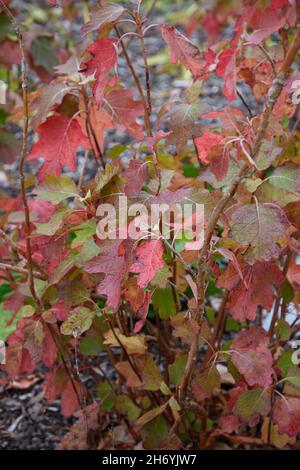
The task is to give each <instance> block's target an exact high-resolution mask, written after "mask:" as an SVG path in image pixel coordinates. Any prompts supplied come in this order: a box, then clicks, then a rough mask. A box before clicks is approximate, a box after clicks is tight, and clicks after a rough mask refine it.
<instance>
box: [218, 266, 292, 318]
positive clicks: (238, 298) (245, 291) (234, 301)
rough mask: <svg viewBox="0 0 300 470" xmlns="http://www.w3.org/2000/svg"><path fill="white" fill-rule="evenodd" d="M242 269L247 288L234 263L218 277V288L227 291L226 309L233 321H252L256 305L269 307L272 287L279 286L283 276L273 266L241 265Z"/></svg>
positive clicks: (272, 299) (271, 299)
mask: <svg viewBox="0 0 300 470" xmlns="http://www.w3.org/2000/svg"><path fill="white" fill-rule="evenodd" d="M241 269H242V274H243V277H244V282H246V283H247V286H248V288H245V285H244V282H243V281H242V280H241V276H240V273H238V272H237V271H236V268H235V267H234V266H233V264H230V265H229V266H228V267H227V269H226V271H225V272H224V273H223V274H222V275H221V276H220V277H219V279H218V283H217V285H218V286H219V287H224V288H225V289H228V290H229V310H230V311H231V313H232V315H233V318H234V319H236V320H239V321H244V320H246V319H248V320H255V317H256V310H257V307H258V306H261V307H264V308H265V309H267V310H270V309H271V308H272V305H273V301H274V295H275V294H274V289H273V286H275V287H278V286H280V285H281V284H282V283H283V282H284V276H283V274H282V272H281V271H280V270H279V268H278V266H277V265H276V264H275V263H264V262H256V263H255V264H254V265H253V266H249V265H246V264H245V263H243V264H241Z"/></svg>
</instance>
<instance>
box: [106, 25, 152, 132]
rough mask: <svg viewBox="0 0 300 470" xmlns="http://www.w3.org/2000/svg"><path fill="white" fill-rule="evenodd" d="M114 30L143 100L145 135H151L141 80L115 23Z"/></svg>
mask: <svg viewBox="0 0 300 470" xmlns="http://www.w3.org/2000/svg"><path fill="white" fill-rule="evenodd" d="M114 30H115V32H116V34H117V36H118V38H119V42H120V44H121V48H122V51H123V54H124V57H125V60H126V63H127V66H128V68H129V70H130V72H131V75H132V77H133V79H134V81H135V84H136V87H137V89H138V92H139V95H140V97H141V100H142V102H143V106H144V121H145V128H146V131H147V135H148V136H151V135H152V131H151V122H150V115H149V110H148V103H147V100H146V98H145V95H144V91H143V88H142V85H141V82H140V79H139V77H138V75H137V73H136V71H135V69H134V66H133V63H132V61H131V59H130V57H129V55H128V52H127V50H126V46H125V44H124V41H123V40H122V39H121V33H120V31H119V29H118V27H117V26H116V25H115V26H114Z"/></svg>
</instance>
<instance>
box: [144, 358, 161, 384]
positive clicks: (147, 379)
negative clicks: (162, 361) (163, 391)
mask: <svg viewBox="0 0 300 470" xmlns="http://www.w3.org/2000/svg"><path fill="white" fill-rule="evenodd" d="M143 382H144V388H145V390H152V391H156V390H159V389H160V386H161V383H162V377H161V374H160V369H159V367H158V366H157V365H156V364H155V363H154V362H153V359H152V357H151V356H148V357H147V360H146V364H145V366H144V368H143Z"/></svg>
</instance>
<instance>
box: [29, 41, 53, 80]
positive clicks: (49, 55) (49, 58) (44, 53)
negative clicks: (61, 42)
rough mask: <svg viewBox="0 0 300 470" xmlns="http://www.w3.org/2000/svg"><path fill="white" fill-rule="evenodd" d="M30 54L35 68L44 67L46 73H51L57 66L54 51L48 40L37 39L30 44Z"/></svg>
mask: <svg viewBox="0 0 300 470" xmlns="http://www.w3.org/2000/svg"><path fill="white" fill-rule="evenodd" d="M31 53H32V55H33V61H34V65H35V66H39V65H40V66H42V67H44V68H45V69H46V70H47V72H49V73H52V72H53V71H52V69H53V67H54V66H55V65H57V63H58V61H57V58H56V54H55V51H54V49H53V47H52V44H51V42H50V40H49V38H37V39H34V40H33V41H32V43H31Z"/></svg>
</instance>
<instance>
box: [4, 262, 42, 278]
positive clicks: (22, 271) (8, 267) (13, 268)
mask: <svg viewBox="0 0 300 470" xmlns="http://www.w3.org/2000/svg"><path fill="white" fill-rule="evenodd" d="M0 269H4V270H7V271H14V272H16V273H19V274H25V275H26V276H29V270H28V269H25V268H19V266H14V265H12V264H7V263H0ZM33 276H34V277H36V278H37V279H42V280H45V279H46V278H45V276H43V275H42V274H40V273H38V272H35V271H33Z"/></svg>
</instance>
